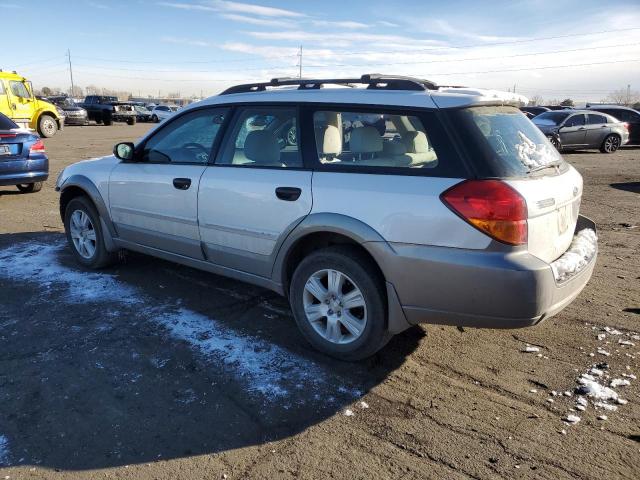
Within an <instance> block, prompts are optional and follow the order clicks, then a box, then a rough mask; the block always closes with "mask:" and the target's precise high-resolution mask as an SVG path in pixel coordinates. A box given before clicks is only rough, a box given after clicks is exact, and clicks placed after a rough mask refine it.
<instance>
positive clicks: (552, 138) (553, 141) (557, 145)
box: [547, 135, 562, 152]
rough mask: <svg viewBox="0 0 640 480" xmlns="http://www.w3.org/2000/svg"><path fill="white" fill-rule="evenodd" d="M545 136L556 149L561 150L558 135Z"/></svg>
mask: <svg viewBox="0 0 640 480" xmlns="http://www.w3.org/2000/svg"><path fill="white" fill-rule="evenodd" d="M547 138H548V139H549V142H551V145H553V146H554V147H555V149H556V150H557V151H559V152H561V151H562V145H560V140H558V137H556V136H554V135H549V136H548V137H547Z"/></svg>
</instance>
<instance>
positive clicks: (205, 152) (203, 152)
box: [182, 142, 209, 161]
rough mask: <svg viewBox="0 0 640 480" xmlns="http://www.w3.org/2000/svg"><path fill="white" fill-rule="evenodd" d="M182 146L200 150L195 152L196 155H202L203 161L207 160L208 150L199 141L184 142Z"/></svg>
mask: <svg viewBox="0 0 640 480" xmlns="http://www.w3.org/2000/svg"><path fill="white" fill-rule="evenodd" d="M182 148H186V149H195V150H200V152H198V153H196V157H199V156H200V155H203V158H204V160H205V161H208V160H209V150H207V149H206V148H205V147H203V146H202V145H200V144H199V143H195V142H189V143H185V144H184V145H182Z"/></svg>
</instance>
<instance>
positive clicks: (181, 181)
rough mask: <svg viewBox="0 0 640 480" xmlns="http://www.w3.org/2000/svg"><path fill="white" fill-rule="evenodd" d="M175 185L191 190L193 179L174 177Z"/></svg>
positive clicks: (179, 188) (180, 188)
mask: <svg viewBox="0 0 640 480" xmlns="http://www.w3.org/2000/svg"><path fill="white" fill-rule="evenodd" d="M173 186H174V187H176V188H177V189H178V190H189V187H190V186H191V179H190V178H174V179H173Z"/></svg>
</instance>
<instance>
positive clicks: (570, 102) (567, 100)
mask: <svg viewBox="0 0 640 480" xmlns="http://www.w3.org/2000/svg"><path fill="white" fill-rule="evenodd" d="M560 105H562V106H563V107H573V100H571V99H570V98H565V99H564V100H563V101H561V102H560Z"/></svg>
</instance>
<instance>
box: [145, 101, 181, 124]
mask: <svg viewBox="0 0 640 480" xmlns="http://www.w3.org/2000/svg"><path fill="white" fill-rule="evenodd" d="M177 110H178V107H175V106H170V105H156V106H155V107H153V110H151V121H152V122H156V123H158V122H161V121H162V120H166V119H167V118H169V117H170V116H171V115H173V114H174V113H175V112H176V111H177Z"/></svg>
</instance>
